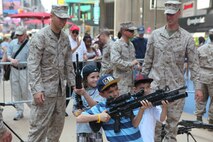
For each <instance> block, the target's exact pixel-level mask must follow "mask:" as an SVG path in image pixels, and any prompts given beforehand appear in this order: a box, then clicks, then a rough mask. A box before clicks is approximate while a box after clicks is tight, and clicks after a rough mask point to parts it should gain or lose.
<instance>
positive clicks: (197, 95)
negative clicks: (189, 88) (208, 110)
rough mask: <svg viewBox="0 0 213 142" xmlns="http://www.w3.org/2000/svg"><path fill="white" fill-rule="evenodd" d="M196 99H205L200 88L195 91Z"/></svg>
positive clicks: (198, 100)
mask: <svg viewBox="0 0 213 142" xmlns="http://www.w3.org/2000/svg"><path fill="white" fill-rule="evenodd" d="M195 100H196V101H197V102H200V101H202V100H203V92H202V91H201V90H199V89H197V90H196V91H195Z"/></svg>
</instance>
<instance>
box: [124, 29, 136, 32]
mask: <svg viewBox="0 0 213 142" xmlns="http://www.w3.org/2000/svg"><path fill="white" fill-rule="evenodd" d="M126 31H128V32H130V33H134V32H135V31H134V30H129V29H127V30H126Z"/></svg>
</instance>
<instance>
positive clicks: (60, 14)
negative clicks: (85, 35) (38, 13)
mask: <svg viewBox="0 0 213 142" xmlns="http://www.w3.org/2000/svg"><path fill="white" fill-rule="evenodd" d="M67 10H68V7H67V6H64V5H61V6H58V5H55V6H52V12H51V20H52V22H51V25H50V26H47V27H45V28H43V29H41V30H40V31H39V32H38V33H37V34H36V35H34V36H33V38H32V39H31V42H30V50H29V57H28V72H29V85H30V90H31V93H32V95H33V97H34V99H33V102H32V108H31V121H30V130H29V136H28V141H29V142H45V141H47V142H58V141H59V138H60V135H61V132H62V129H63V126H64V120H65V99H66V95H65V92H66V91H65V85H66V81H67V82H68V85H69V86H74V85H75V80H74V76H75V75H74V69H73V64H72V60H70V58H69V57H70V54H71V50H70V43H69V38H68V36H67V35H66V34H65V33H64V32H63V31H62V30H61V29H62V28H63V27H64V25H65V24H66V21H67V18H69V16H68V15H67Z"/></svg>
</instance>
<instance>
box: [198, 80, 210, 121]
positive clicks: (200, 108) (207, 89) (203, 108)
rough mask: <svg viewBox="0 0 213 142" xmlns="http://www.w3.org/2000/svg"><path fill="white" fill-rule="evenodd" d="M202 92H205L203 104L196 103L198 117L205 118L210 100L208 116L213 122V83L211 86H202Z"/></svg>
mask: <svg viewBox="0 0 213 142" xmlns="http://www.w3.org/2000/svg"><path fill="white" fill-rule="evenodd" d="M201 87H202V88H201V89H202V92H203V100H202V101H201V102H196V112H195V115H196V116H203V114H204V113H206V105H207V101H208V98H210V104H209V112H208V116H209V119H212V120H213V102H212V101H213V83H211V84H202V86H201Z"/></svg>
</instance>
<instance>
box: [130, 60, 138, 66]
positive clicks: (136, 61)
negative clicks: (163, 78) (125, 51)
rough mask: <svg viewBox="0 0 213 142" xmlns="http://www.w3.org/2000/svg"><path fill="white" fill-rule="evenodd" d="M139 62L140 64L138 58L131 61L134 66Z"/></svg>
mask: <svg viewBox="0 0 213 142" xmlns="http://www.w3.org/2000/svg"><path fill="white" fill-rule="evenodd" d="M138 64H139V62H138V60H136V59H135V60H133V61H132V62H131V65H132V66H134V65H138Z"/></svg>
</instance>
